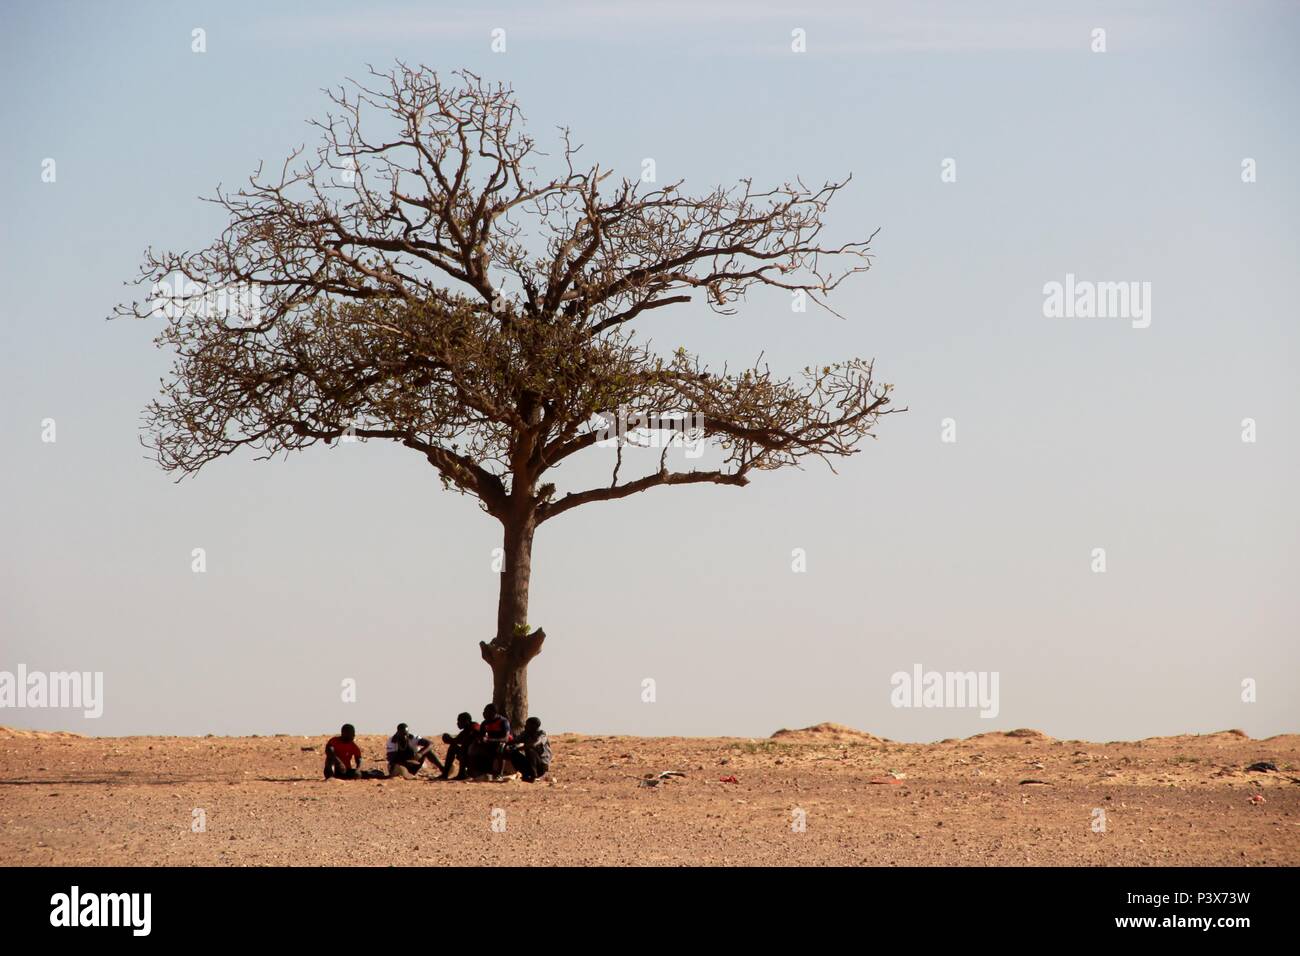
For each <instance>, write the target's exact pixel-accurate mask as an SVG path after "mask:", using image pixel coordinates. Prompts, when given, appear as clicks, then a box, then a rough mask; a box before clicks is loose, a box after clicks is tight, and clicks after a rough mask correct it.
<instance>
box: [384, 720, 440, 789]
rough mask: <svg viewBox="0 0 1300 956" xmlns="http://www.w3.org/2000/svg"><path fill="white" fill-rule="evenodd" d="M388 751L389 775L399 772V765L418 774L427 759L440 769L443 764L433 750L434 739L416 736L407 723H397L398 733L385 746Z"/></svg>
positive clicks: (409, 771)
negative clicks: (408, 728)
mask: <svg viewBox="0 0 1300 956" xmlns="http://www.w3.org/2000/svg"><path fill="white" fill-rule="evenodd" d="M385 749H386V750H387V751H388V775H389V776H390V777H391V776H393V775H394V774H395V773H397V768H398V767H404V768H405V769H406V772H407V773H409V774H412V775H414V774H417V773H419V772H420V768H421V767H423V766H424V762H425V761H426V760H427V761H429V762H430V763H431V764H433V765H434V766H435V767H437V768H438V769H439V770H441V769H442V764H441V763H439V762H438V755H437V754H435V753H434V752H433V741H432V740H426V739H425V738H423V737H419V736H416V735H415V734H412V733H411V732H410V731H409V730H407V729H406V724H398V725H397V733H395V734H393V736H391V737H389V738H388V744H387V746H386V748H385Z"/></svg>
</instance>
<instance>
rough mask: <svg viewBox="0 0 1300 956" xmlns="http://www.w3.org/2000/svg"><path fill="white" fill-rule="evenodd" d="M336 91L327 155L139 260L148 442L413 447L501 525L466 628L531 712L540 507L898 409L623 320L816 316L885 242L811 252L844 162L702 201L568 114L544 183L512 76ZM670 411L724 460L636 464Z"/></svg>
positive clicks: (519, 714)
mask: <svg viewBox="0 0 1300 956" xmlns="http://www.w3.org/2000/svg"><path fill="white" fill-rule="evenodd" d="M327 94H328V96H329V99H330V101H331V104H332V106H331V107H330V112H329V113H328V114H327V115H326V118H325V119H324V120H322V121H315V122H313V123H312V124H311V125H312V126H314V127H316V128H318V129H319V130H320V132H321V134H322V142H321V144H320V145H319V147H317V148H316V149H315V150H314V151H311V152H308V151H307V150H306V149H305V148H299V149H298V150H296V151H294V152H293V153H292V154H291V155H290V156H289V157H288V158H287V159H286V160H285V162H284V164H283V165H282V166H281V167H280V169H279V170H278V172H275V173H272V174H266V173H264V170H263V168H262V167H261V166H259V167H258V168H257V170H256V171H255V172H254V174H253V175H252V176H251V177H249V180H248V184H247V185H246V186H243V187H241V188H239V189H238V190H237V191H234V192H229V191H226V190H224V189H222V188H221V187H218V189H217V193H216V195H215V196H214V197H212V198H211V199H209V200H208V201H210V202H214V203H216V204H218V205H219V206H220V207H221V208H222V209H223V210H224V213H223V215H228V217H229V224H228V225H227V226H226V227H225V229H224V231H223V232H222V234H221V236H220V237H219V238H218V239H216V240H215V241H214V242H213V243H212V244H211V245H209V246H207V247H206V248H204V249H202V250H200V251H197V252H181V253H173V252H155V251H154V250H153V249H152V248H151V249H149V250H147V251H146V253H145V257H144V263H143V265H142V267H141V269H140V274H139V276H138V278H137V279H136V283H137V284H141V285H145V284H147V285H148V286H149V287H150V296H149V298H148V299H144V300H141V301H136V302H134V303H132V304H129V305H121V306H118V307H117V308H116V309H115V310H114V315H115V316H134V317H137V318H146V317H150V316H161V317H162V318H163V319H164V326H163V330H162V331H161V332H160V334H159V336H158V338H157V339H156V344H157V345H158V347H160V348H170V349H172V350H174V353H175V359H174V363H173V365H172V368H171V371H170V374H169V377H167V378H165V379H164V380H163V382H162V388H161V391H160V397H159V398H157V399H155V400H154V401H153V402H152V403H151V404H150V405H149V406H148V408H147V409H146V411H145V416H144V417H145V423H144V427H145V437H144V438H143V439H142V440H143V442H144V444H145V445H146V447H148V448H149V449H150V450H151V452H152V454H153V456H154V457H155V458H156V460H157V461H158V463H159V464H160V465H161V466H162V468H164V469H165V470H167V471H169V472H176V473H179V477H180V478H183V477H185V476H186V475H189V474H192V473H194V472H197V471H198V470H199V469H201V468H202V467H203V466H204V465H206V464H208V463H209V462H211V461H213V460H214V459H217V458H220V457H221V456H223V455H229V454H231V453H233V452H235V451H237V450H239V449H241V448H243V447H245V446H247V447H250V448H252V449H254V450H255V451H256V452H257V453H258V457H259V458H270V457H272V456H274V455H276V454H278V453H280V452H286V453H287V452H289V451H295V450H299V449H302V448H306V447H308V446H310V445H314V444H316V443H318V442H325V443H327V444H328V443H331V442H335V441H338V440H349V439H353V438H355V439H358V440H371V439H381V440H388V441H393V442H397V443H400V444H401V445H404V446H405V447H407V448H410V449H412V450H413V451H415V452H418V453H419V454H421V455H423V456H424V457H425V459H427V461H428V462H429V464H430V465H432V466H433V467H434V468H435V469H437V471H438V473H439V475H440V477H441V480H442V483H443V484H444V486H445V487H447V488H450V489H454V490H456V491H459V492H462V493H464V494H467V495H471V496H474V497H475V498H477V499H478V503H479V505H480V507H481V508H482V510H484V511H485V512H487V513H488V514H489V515H491V516H492V517H494V518H496V519H497V520H498V521H499V522H500V523H501V525H502V530H503V549H504V565H503V568H502V573H501V585H500V598H499V601H498V605H497V621H496V633H495V635H494V636H493V637H492V639H491V640H490V641H483V642H480V645H479V646H480V651H481V654H482V656H483V659H484V660H485V661H486V662H487V663H488V664H489V665H490V666H491V668H492V676H493V700H494V702H495V703H496V704H497V705H498V706H499V707H502V708H503V709H504V710H505V712H506V713H507V714H508V715H509V717H510V719H511V720H512V722H513V721H520V720H522V719H523V718H524V717H525V716H526V715H527V710H528V691H527V667H528V662H529V661H530V660H532V658H534V657H535V656H536V655H537V654H538V653H539V651H540V650H541V647H542V642H543V640H544V639H545V633H544V631H543V630H542V629H541V628H537V629H534V630H530V628H529V625H528V623H527V622H528V584H529V577H530V570H531V562H532V551H533V539H534V535H535V534H536V531H537V528H538V527H539V526H540V525H542V524H544V523H545V522H547V521H550V520H552V519H553V518H556V517H558V516H559V515H562V514H564V513H565V512H567V511H570V510H572V509H573V508H577V507H581V506H584V505H588V504H593V503H596V502H604V501H613V500H615V499H619V498H626V497H628V496H630V495H633V494H637V493H640V492H643V491H647V490H649V489H651V488H657V487H663V486H670V485H693V484H704V483H712V484H720V485H733V486H743V485H745V484H746V483H748V481H749V478H750V474H751V473H752V472H756V471H761V470H765V469H772V468H779V467H782V466H786V465H796V464H799V463H800V462H801V461H802V460H803V459H805V458H809V457H812V458H821V459H823V460H825V461H827V462H828V463H829V459H830V458H832V457H835V456H844V455H849V454H852V453H853V452H854V451H855V446H856V445H857V443H858V442H859V441H860V439H862V438H863V437H864V436H868V435H871V434H872V431H871V430H872V428H873V426H874V425H875V424H876V423H877V421H878V420H879V418H880V417H881V416H882V415H885V414H889V413H890V412H891V411H893V409H889V408H888V407H887V406H888V405H889V402H890V399H889V394H890V391H891V388H892V386H890V385H888V384H878V383H876V382H875V381H874V379H873V375H872V364H871V363H870V362H868V361H865V360H862V359H851V360H848V361H843V362H839V363H836V364H833V365H824V366H820V367H818V368H812V369H805V370H804V374H803V375H802V376H800V377H798V378H797V379H796V378H792V377H782V376H779V375H776V374H774V373H773V372H772V371H771V369H770V367H769V366H768V365H766V364H764V363H763V361H762V357H761V356H760V359H759V362H758V363H756V364H755V365H754V366H753V367H751V368H745V369H741V370H738V371H732V370H730V369H727V368H723V369H721V370H720V371H710V369H709V368H708V367H707V366H705V365H704V364H703V363H702V362H701V361H700V360H699V359H698V358H696V357H695V356H693V355H691V354H689V353H687V352H686V350H685V349H678V350H677V351H676V352H674V353H672V354H667V355H665V354H660V353H659V352H657V351H656V350H655V349H653V348H652V347H651V345H650V344H649V343H648V342H646V341H643V340H642V339H641V338H639V337H638V336H637V334H636V332H635V331H634V330H633V327H632V325H631V324H630V323H632V321H633V320H634V319H637V318H639V317H644V316H646V314H647V313H650V312H652V311H654V310H657V309H663V308H666V307H669V306H674V305H680V304H682V303H686V302H689V301H691V300H692V297H693V294H694V293H702V294H703V295H704V296H705V297H706V299H707V302H708V304H709V306H710V307H711V308H712V309H713V311H714V312H717V313H721V314H732V313H733V312H734V311H735V307H736V304H737V303H738V302H740V301H741V300H743V299H744V298H745V295H746V292H747V290H749V289H751V288H753V287H755V286H768V287H775V288H779V289H785V290H789V291H790V293H791V295H792V296H800V297H806V298H808V299H811V300H812V301H813V302H814V303H815V304H817V305H819V306H821V307H823V308H827V309H829V306H828V305H827V304H826V301H825V297H826V294H827V293H829V292H831V291H832V290H833V289H835V288H836V287H837V286H838V285H839V284H840V283H841V282H842V281H843V280H844V279H845V278H846V277H848V276H850V275H853V274H855V273H858V272H862V271H865V270H866V269H867V268H868V266H869V264H870V256H869V252H868V248H869V244H870V241H871V238H872V237H868V238H867V239H866V240H864V241H858V242H849V243H845V244H842V245H834V246H827V245H823V244H822V240H821V233H822V228H823V221H822V220H823V216H824V214H825V212H826V209H827V205H828V203H829V202H830V200H831V199H832V198H833V197H834V196H835V194H836V193H837V192H838V191H839V190H840V189H842V188H843V186H844V185H845V183H847V181H848V180H844V181H842V182H829V183H827V184H825V185H823V186H821V187H820V188H815V189H810V188H807V187H805V186H804V185H803V184H802V183H801V182H796V183H794V184H790V183H787V184H785V185H782V186H780V187H778V188H774V189H768V190H762V191H760V190H758V189H756V188H755V187H754V185H753V184H752V182H751V181H749V180H743V181H741V182H740V183H739V184H738V185H736V186H735V187H732V188H725V189H724V188H717V189H714V190H712V191H710V192H707V193H704V194H702V195H691V194H688V193H687V192H685V191H683V188H682V183H681V182H676V183H673V184H671V185H666V186H654V185H653V184H647V183H644V182H642V181H640V180H639V179H638V180H634V181H628V180H626V179H624V180H622V181H620V182H618V183H617V184H614V183H612V182H611V181H610V173H609V171H607V170H603V169H601V168H600V167H599V166H598V165H597V166H591V167H581V166H580V165H579V163H578V155H577V154H578V152H579V150H580V147H578V146H574V145H573V143H572V141H571V138H570V134H569V131H568V130H567V129H563V130H561V131H560V134H559V140H560V142H561V145H562V152H561V153H560V154H559V155H558V156H557V157H555V159H554V164H555V172H556V173H557V175H554V176H553V177H552V178H549V179H546V178H538V174H537V173H536V171H535V169H534V167H533V166H532V165H531V163H532V161H533V160H534V159H535V158H536V157H540V156H542V155H543V154H542V153H540V152H539V151H538V150H537V149H536V148H535V145H534V141H533V140H532V138H530V137H529V136H528V135H527V134H526V132H525V131H524V128H523V122H522V117H521V115H520V112H519V108H518V106H517V104H516V101H515V97H514V93H513V91H512V90H511V89H510V88H508V87H506V86H503V85H493V84H489V83H485V82H484V81H483V80H482V79H480V78H479V77H478V76H475V75H474V74H472V73H469V72H467V71H459V72H457V73H455V74H453V75H452V77H451V78H450V79H449V80H446V81H444V80H443V79H440V78H439V76H438V75H437V74H436V73H434V72H433V71H431V70H429V69H427V68H424V67H420V68H411V67H408V66H406V65H405V64H401V63H398V64H397V65H396V66H395V67H394V68H393V69H392V70H390V71H388V72H376V71H375V70H373V69H372V70H371V71H370V74H369V78H368V79H366V80H365V81H364V82H363V83H356V82H353V83H351V84H350V85H349V86H345V87H343V88H340V89H338V90H331V91H327ZM363 119H364V120H365V125H366V133H364V134H363V132H362V126H363ZM372 123H373V124H374V125H371V124H372ZM873 235H874V234H873ZM677 413H682V414H685V413H689V417H688V418H687V419H686V420H685V421H686V422H687V423H689V426H690V428H691V429H692V434H695V435H699V434H702V435H704V436H706V437H707V441H708V442H709V445H710V448H711V453H712V454H713V457H714V458H716V459H717V461H716V464H715V465H713V466H711V467H707V468H698V469H686V470H681V469H674V468H670V467H669V466H668V455H667V452H668V448H669V447H670V445H671V444H672V443H673V442H671V441H662V442H659V443H658V444H660V445H661V447H662V449H663V450H662V452H661V453H660V455H659V456H658V466H657V467H650V468H648V469H647V471H646V473H645V474H641V475H639V476H637V477H633V478H630V479H625V478H624V477H623V476H622V475H621V474H620V471H621V469H622V466H623V464H624V454H623V452H624V448H625V447H628V448H629V455H630V457H634V456H635V455H636V454H638V453H633V452H631V451H630V446H631V445H632V444H636V440H635V439H634V437H633V436H642V437H644V436H647V435H648V436H650V437H651V438H654V437H656V436H659V437H665V436H666V437H669V438H671V437H674V433H680V432H681V431H682V430H683V428H684V420H683V417H682V414H677ZM630 424H634V425H637V426H638V427H637V428H636V429H635V430H634V432H633V435H632V436H630V435H629V434H628V431H627V426H628V425H630ZM676 437H678V438H680V437H681V436H680V434H677V436H676ZM873 437H874V436H873ZM611 439H612V444H613V445H614V447H615V451H614V452H613V453H612V454H611V453H609V452H605V454H607V455H609V458H610V459H611V461H612V471H613V474H612V477H611V479H610V481H609V483H608V484H602V485H599V486H596V487H586V488H574V489H572V490H567V491H565V492H563V493H562V492H560V491H557V489H556V486H555V484H554V483H553V482H551V481H549V480H546V479H547V478H549V477H550V476H549V474H548V473H549V472H552V471H553V470H555V469H557V468H558V467H559V466H560V465H562V464H563V463H565V462H566V461H568V460H569V459H570V458H571V457H572V456H575V455H578V454H579V453H581V452H584V451H586V450H588V449H591V448H593V447H595V446H598V445H601V446H602V447H605V446H608V445H609V444H611V441H610V440H611ZM651 444H653V442H651Z"/></svg>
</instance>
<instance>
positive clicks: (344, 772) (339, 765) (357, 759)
mask: <svg viewBox="0 0 1300 956" xmlns="http://www.w3.org/2000/svg"><path fill="white" fill-rule="evenodd" d="M356 736H357V729H356V728H355V727H353V726H352V725H351V724H344V725H343V727H342V729H340V730H339V736H337V737H331V738H330V739H329V742H328V743H326V744H325V779H326V780H328V779H330V777H337V778H338V779H340V780H356V779H358V778H359V777H360V776H361V748H360V747H358V746H357V744H356Z"/></svg>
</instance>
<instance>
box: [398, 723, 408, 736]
mask: <svg viewBox="0 0 1300 956" xmlns="http://www.w3.org/2000/svg"><path fill="white" fill-rule="evenodd" d="M397 736H399V737H405V736H406V724H398V725H397Z"/></svg>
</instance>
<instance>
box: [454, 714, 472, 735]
mask: <svg viewBox="0 0 1300 956" xmlns="http://www.w3.org/2000/svg"><path fill="white" fill-rule="evenodd" d="M472 723H474V718H473V717H471V716H470V715H469V711H468V710H462V711H461V712H460V713H459V714H457V715H456V726H457V727H459V728H460V729H461V730H464V729H465V728H466V727H468V726H469V725H470V724H472Z"/></svg>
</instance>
